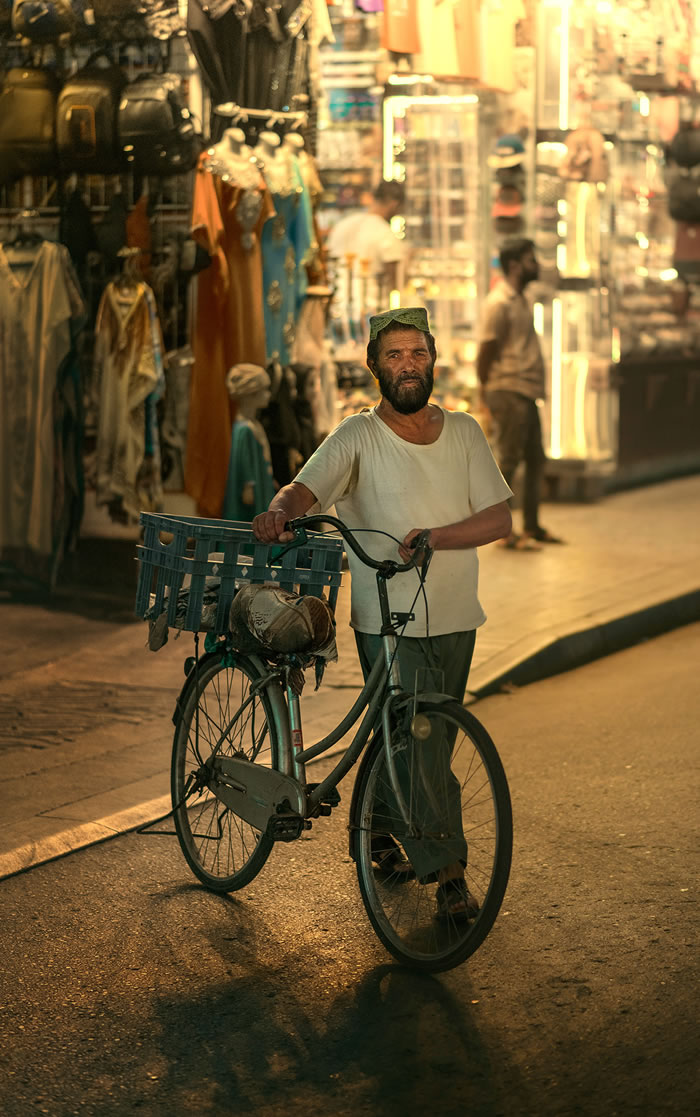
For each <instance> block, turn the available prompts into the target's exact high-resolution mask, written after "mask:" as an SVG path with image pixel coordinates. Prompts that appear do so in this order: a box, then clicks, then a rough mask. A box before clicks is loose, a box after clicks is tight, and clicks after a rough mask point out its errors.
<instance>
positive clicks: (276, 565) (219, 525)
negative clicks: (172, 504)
mask: <svg viewBox="0 0 700 1117" xmlns="http://www.w3.org/2000/svg"><path fill="white" fill-rule="evenodd" d="M141 524H142V526H143V529H144V539H143V543H142V544H141V545H140V546H139V547H137V557H138V562H139V577H138V584H137V587H136V606H135V612H136V615H137V616H139V617H142V618H145V617H146V615H147V614H148V616H150V617H154V618H155V617H158V616H160V614H161V613H163V612H164V611H167V615H168V624H169V625H171V626H172V627H178V628H184V629H185V630H186V631H188V632H199V631H200V629H201V618H202V604H203V599H204V592H205V588H206V579H207V578H217V579H220V582H221V587H220V590H219V602H218V607H217V612H216V623H215V631H216V632H219V633H221V632H225V631H226V630H227V628H228V616H229V609H230V607H231V601H232V600H233V597H234V594H235V593H236V590H237V589H238V588H239V587H240V586H241V585H243V584H245V583H246V582H253V583H256V584H262V583H263V582H272V583H275V584H276V585H278V586H282V588H283V589H286V590H289V591H290V592H292V593H300V594H304V593H310V594H313V595H314V596H315V597H325V598H326V600H327V601H328V603H329V605H330V606H331V608H332V609H333V610H335V603H336V601H337V598H338V589H339V587H340V581H341V576H342V574H341V571H342V562H343V542H342V539H339V538H338V537H337V536H334V535H324V534H320V533H317V534H313V535H310V537H309V543H308V544H305V545H303V546H300V547H295V548H293V549H292V550H290V551H287V552H286V553H285V554H284V555H282V557H281V558H280V559H275V557H274V556H275V554H276V552H278V551H280V550H281V548H282V544H279V543H261V542H260V541H259V540H258V539H256V538H255V536H254V535H253V532H252V530H251V526H250V524H248V523H239V522H236V521H233V520H206V519H202V518H200V517H198V516H167V515H161V514H159V513H155V512H142V513H141ZM162 533H167V534H168V535H172V537H173V538H172V541H171V542H163V540H162V538H161V536H162ZM185 579H187V581H186V580H185ZM183 587H187V589H188V590H189V597H188V602H187V612H186V615H185V620H184V623H183V622H182V621H180V620H176V614H177V606H178V594H179V592H180V590H181V589H183Z"/></svg>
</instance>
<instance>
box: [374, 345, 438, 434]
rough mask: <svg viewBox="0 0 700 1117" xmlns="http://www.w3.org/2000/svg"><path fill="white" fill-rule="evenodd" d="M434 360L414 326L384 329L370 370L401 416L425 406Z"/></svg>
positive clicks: (431, 388) (430, 389)
mask: <svg viewBox="0 0 700 1117" xmlns="http://www.w3.org/2000/svg"><path fill="white" fill-rule="evenodd" d="M434 365H435V361H434V360H433V358H432V357H431V356H430V350H429V349H428V342H427V338H426V336H425V334H424V333H423V331H422V330H417V329H415V328H414V327H413V326H408V327H401V326H399V327H398V328H396V329H390V330H385V331H384V333H383V334H382V336H381V338H380V339H379V354H378V356H377V360H376V363H375V365H374V368H373V369H372V372H373V373H374V375H375V376H376V377H377V380H378V381H379V388H380V390H381V393H382V395H383V396H384V398H385V399H386V400H387V402H388V403H390V404H391V406H392V407H393V408H394V411H398V412H399V414H401V415H413V414H414V413H415V412H416V411H420V410H421V408H423V407H425V405H426V404H427V402H428V400H429V399H430V395H431V393H432V390H433V368H434Z"/></svg>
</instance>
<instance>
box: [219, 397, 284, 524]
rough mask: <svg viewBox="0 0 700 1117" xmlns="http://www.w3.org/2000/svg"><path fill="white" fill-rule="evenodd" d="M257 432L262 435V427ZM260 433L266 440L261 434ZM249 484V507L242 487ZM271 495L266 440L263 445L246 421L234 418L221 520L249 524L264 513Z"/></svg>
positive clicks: (271, 482) (270, 473)
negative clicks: (250, 488) (243, 496)
mask: <svg viewBox="0 0 700 1117" xmlns="http://www.w3.org/2000/svg"><path fill="white" fill-rule="evenodd" d="M257 425H258V424H256V426H257ZM260 430H261V432H262V427H261V428H260ZM262 434H263V437H265V435H264V432H262ZM249 483H252V485H253V492H254V500H253V503H252V504H244V503H243V500H242V495H243V488H244V486H245V485H247V484H249ZM274 495H275V487H274V484H273V481H272V466H271V464H270V449H269V446H267V439H265V445H263V443H262V442H261V440H260V438H259V437H258V435H256V433H255V431H254V430H253V425H252V423H251V421H250V420H249V419H236V421H235V423H234V424H233V431H232V432H231V454H230V457H229V465H228V481H227V483H226V495H225V497H224V507H223V512H222V515H223V518H224V519H225V520H244V521H247V522H250V521H252V519H253V517H254V516H257V515H258V513H260V512H266V511H267V506H268V504H269V503H270V501H271V500H272V498H273V496H274Z"/></svg>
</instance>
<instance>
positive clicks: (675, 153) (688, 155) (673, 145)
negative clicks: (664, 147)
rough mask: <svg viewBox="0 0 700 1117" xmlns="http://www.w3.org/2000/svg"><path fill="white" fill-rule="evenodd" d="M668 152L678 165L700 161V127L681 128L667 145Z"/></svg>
mask: <svg viewBox="0 0 700 1117" xmlns="http://www.w3.org/2000/svg"><path fill="white" fill-rule="evenodd" d="M668 154H669V157H670V158H671V159H672V161H673V162H674V163H677V164H678V166H679V167H695V166H696V165H697V164H698V163H700V128H695V127H691V128H681V130H680V131H679V132H676V134H675V136H674V137H673V139H672V140H671V142H670V144H669V145H668Z"/></svg>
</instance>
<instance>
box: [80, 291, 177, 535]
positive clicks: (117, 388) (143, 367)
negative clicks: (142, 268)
mask: <svg viewBox="0 0 700 1117" xmlns="http://www.w3.org/2000/svg"><path fill="white" fill-rule="evenodd" d="M94 360H95V392H96V399H95V404H96V409H97V446H96V489H97V504H98V505H99V506H106V507H107V508H108V510H109V513H110V516H111V517H112V519H114V520H116V521H119V522H122V523H138V519H139V513H140V512H142V511H151V512H153V511H158V510H159V509H160V508H161V506H162V495H163V494H162V484H161V479H160V456H159V453H158V445H157V426H156V424H155V407H154V403H155V399H156V398H157V397H158V395H159V394H160V393H161V392H162V388H163V357H162V341H161V339H160V327H159V324H158V318H157V315H156V309H155V299H154V297H153V292H152V291H151V289H150V287H148V286H147V285H146V284H145V283H134V284H133V285H131V286H129V287H126V288H125V287H122V286H120V284H119V283H108V284H107V286H106V288H105V290H104V293H103V295H102V298H101V300H100V306H99V310H98V312H97V322H96V325H95V359H94Z"/></svg>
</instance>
